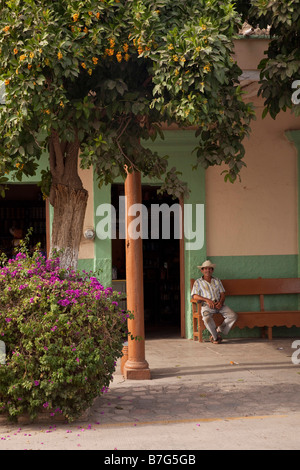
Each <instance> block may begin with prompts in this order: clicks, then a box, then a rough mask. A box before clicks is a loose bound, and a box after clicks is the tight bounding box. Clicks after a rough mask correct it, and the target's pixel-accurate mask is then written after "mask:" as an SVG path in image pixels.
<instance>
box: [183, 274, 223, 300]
mask: <svg viewBox="0 0 300 470" xmlns="http://www.w3.org/2000/svg"><path fill="white" fill-rule="evenodd" d="M221 292H225V289H224V287H223V284H222V282H221V281H220V279H218V278H217V277H212V278H211V282H207V281H205V280H204V279H203V277H200V278H199V279H197V280H196V281H195V282H194V285H193V289H192V292H191V296H193V295H194V294H197V295H200V296H201V297H205V298H206V299H210V300H213V301H214V302H218V301H219V300H220V294H221Z"/></svg>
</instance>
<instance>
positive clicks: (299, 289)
mask: <svg viewBox="0 0 300 470" xmlns="http://www.w3.org/2000/svg"><path fill="white" fill-rule="evenodd" d="M194 282H195V279H191V280H190V285H191V289H192V287H193V284H194ZM222 284H223V286H224V289H225V291H226V295H264V294H265V295H268V294H269V295H273V294H300V278H278V279H263V278H261V277H259V278H257V279H222Z"/></svg>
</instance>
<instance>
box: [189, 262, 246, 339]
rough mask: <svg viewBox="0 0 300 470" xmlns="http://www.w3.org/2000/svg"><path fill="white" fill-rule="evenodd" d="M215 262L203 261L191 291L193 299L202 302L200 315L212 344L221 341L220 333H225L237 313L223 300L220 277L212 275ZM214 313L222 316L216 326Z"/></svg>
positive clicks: (227, 331)
mask: <svg viewBox="0 0 300 470" xmlns="http://www.w3.org/2000/svg"><path fill="white" fill-rule="evenodd" d="M215 266H216V265H215V264H212V263H211V262H210V261H205V262H204V263H203V264H202V265H201V266H197V267H198V268H199V269H201V271H202V274H203V276H202V277H201V278H199V279H197V280H196V281H195V282H194V286H193V289H192V292H191V296H192V298H193V299H195V300H197V301H201V302H203V304H202V307H201V315H202V318H203V322H204V325H205V327H206V328H207V329H208V331H209V332H210V334H211V336H210V341H211V342H212V343H213V344H219V343H221V341H222V336H221V333H222V334H224V335H227V334H228V333H229V331H230V330H231V328H232V327H233V325H234V323H235V321H236V320H237V314H236V313H235V312H234V311H233V310H231V308H229V307H228V306H227V305H225V304H224V301H225V289H224V287H223V284H222V282H221V281H220V279H218V278H216V277H213V275H212V274H213V271H214V268H215ZM214 313H221V315H222V316H223V317H224V321H223V323H222V324H221V325H220V326H218V328H216V324H215V321H214V319H213V314H214Z"/></svg>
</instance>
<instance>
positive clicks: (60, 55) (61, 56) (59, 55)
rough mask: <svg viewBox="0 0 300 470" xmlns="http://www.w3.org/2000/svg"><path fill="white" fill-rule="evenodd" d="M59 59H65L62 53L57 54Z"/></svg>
mask: <svg viewBox="0 0 300 470" xmlns="http://www.w3.org/2000/svg"><path fill="white" fill-rule="evenodd" d="M57 58H58V60H60V59H62V58H63V55H62V53H61V52H60V51H59V52H58V53H57Z"/></svg>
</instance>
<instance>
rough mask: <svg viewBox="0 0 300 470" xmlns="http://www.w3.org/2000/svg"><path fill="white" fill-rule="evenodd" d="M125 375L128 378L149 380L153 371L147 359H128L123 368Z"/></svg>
mask: <svg viewBox="0 0 300 470" xmlns="http://www.w3.org/2000/svg"><path fill="white" fill-rule="evenodd" d="M123 375H124V378H125V379H128V380H149V379H151V372H150V369H149V365H148V362H147V361H142V362H134V361H127V362H126V363H125V365H124V368H123Z"/></svg>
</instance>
